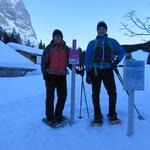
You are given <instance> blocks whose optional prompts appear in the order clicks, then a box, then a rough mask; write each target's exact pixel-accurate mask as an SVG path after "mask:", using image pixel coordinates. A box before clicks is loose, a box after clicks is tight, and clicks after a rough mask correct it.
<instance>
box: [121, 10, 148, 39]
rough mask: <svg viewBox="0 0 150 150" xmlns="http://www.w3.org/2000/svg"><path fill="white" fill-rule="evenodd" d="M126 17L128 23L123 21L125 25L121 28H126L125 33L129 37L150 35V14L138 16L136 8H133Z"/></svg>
mask: <svg viewBox="0 0 150 150" xmlns="http://www.w3.org/2000/svg"><path fill="white" fill-rule="evenodd" d="M124 18H125V19H126V23H123V22H122V23H121V24H122V26H123V28H121V30H126V33H125V35H127V36H129V37H135V36H140V37H145V36H150V16H148V17H146V18H144V19H141V18H139V17H137V15H136V11H135V10H131V11H129V12H128V13H127V14H126V15H125V16H124Z"/></svg>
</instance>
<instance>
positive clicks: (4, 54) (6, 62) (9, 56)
mask: <svg viewBox="0 0 150 150" xmlns="http://www.w3.org/2000/svg"><path fill="white" fill-rule="evenodd" d="M0 67H17V68H32V69H35V68H36V66H35V64H34V63H33V62H31V61H30V60H28V59H27V58H25V57H24V56H22V55H20V54H19V53H18V52H16V51H14V50H13V49H12V48H11V47H9V46H8V45H7V44H4V43H3V42H1V41H0Z"/></svg>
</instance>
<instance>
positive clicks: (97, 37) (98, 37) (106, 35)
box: [96, 34, 108, 39]
mask: <svg viewBox="0 0 150 150" xmlns="http://www.w3.org/2000/svg"><path fill="white" fill-rule="evenodd" d="M106 37H108V34H105V35H104V36H103V37H100V36H98V35H97V36H96V39H103V38H106Z"/></svg>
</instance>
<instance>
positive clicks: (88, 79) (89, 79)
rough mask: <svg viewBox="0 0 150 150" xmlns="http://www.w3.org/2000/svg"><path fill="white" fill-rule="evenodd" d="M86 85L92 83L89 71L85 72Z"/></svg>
mask: <svg viewBox="0 0 150 150" xmlns="http://www.w3.org/2000/svg"><path fill="white" fill-rule="evenodd" d="M86 83H87V84H91V83H92V80H91V76H90V71H87V72H86Z"/></svg>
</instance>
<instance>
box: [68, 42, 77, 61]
mask: <svg viewBox="0 0 150 150" xmlns="http://www.w3.org/2000/svg"><path fill="white" fill-rule="evenodd" d="M69 64H79V51H78V50H76V40H73V43H72V49H71V50H70V52H69Z"/></svg>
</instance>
